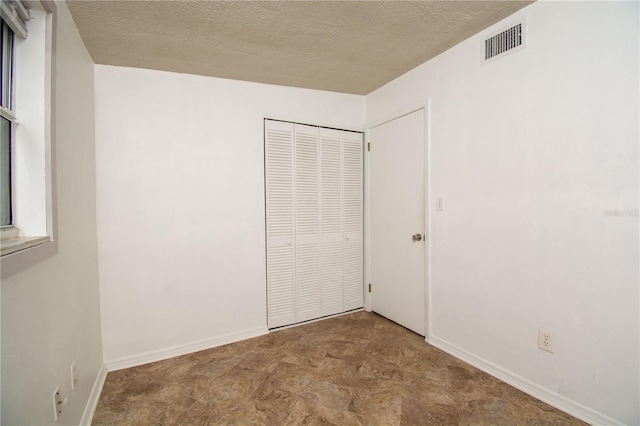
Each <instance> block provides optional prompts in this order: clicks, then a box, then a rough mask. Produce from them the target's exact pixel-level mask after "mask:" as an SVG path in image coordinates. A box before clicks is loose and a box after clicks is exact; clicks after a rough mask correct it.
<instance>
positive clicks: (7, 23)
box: [0, 0, 57, 278]
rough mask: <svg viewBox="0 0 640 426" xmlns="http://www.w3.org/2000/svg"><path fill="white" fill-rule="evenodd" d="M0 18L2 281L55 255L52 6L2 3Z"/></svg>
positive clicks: (10, 0)
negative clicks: (0, 72) (0, 61)
mask: <svg viewBox="0 0 640 426" xmlns="http://www.w3.org/2000/svg"><path fill="white" fill-rule="evenodd" d="M25 4H28V6H29V8H27V7H25ZM0 12H1V13H0V18H1V21H0V25H1V27H0V48H1V50H2V51H1V54H0V56H1V60H2V64H1V71H2V76H1V80H2V81H1V84H0V87H1V88H0V90H1V92H0V231H1V232H0V256H1V266H2V268H1V270H2V278H6V277H7V276H9V275H12V274H14V273H16V272H18V271H20V270H22V269H25V268H27V267H29V266H31V265H33V264H35V263H37V262H39V261H41V260H44V259H46V258H47V257H50V256H52V255H54V254H56V253H57V242H56V240H55V233H56V221H55V219H56V218H55V212H56V211H55V196H54V195H55V188H54V185H53V182H55V169H54V167H53V166H54V165H55V161H54V159H55V145H54V143H53V142H54V138H53V134H52V132H51V125H52V121H53V120H52V117H53V114H52V109H51V106H52V105H53V102H52V94H53V90H52V88H53V86H54V84H53V83H54V82H53V81H52V72H51V64H52V63H53V60H54V57H55V50H54V45H53V43H52V38H53V37H52V35H53V34H54V30H55V3H54V2H49V1H47V2H45V1H43V2H40V1H34V0H26V1H24V0H23V1H21V0H2V1H1V2H0Z"/></svg>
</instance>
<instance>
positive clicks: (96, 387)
mask: <svg viewBox="0 0 640 426" xmlns="http://www.w3.org/2000/svg"><path fill="white" fill-rule="evenodd" d="M105 380H107V367H105V366H104V364H102V367H100V371H99V372H98V377H96V380H95V381H94V382H93V388H91V393H90V394H89V400H88V401H87V405H85V407H84V412H83V413H82V418H81V419H80V426H85V425H86V426H90V425H91V421H92V420H93V413H95V412H96V407H97V406H98V400H99V399H100V393H102V387H103V386H104V381H105Z"/></svg>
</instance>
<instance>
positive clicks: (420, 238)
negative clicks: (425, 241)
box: [411, 234, 422, 241]
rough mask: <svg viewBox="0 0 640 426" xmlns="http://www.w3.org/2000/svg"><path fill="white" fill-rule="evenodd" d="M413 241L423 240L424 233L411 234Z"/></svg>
mask: <svg viewBox="0 0 640 426" xmlns="http://www.w3.org/2000/svg"><path fill="white" fill-rule="evenodd" d="M411 239H412V240H413V241H422V234H415V235H412V236H411Z"/></svg>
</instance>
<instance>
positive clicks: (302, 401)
mask: <svg viewBox="0 0 640 426" xmlns="http://www.w3.org/2000/svg"><path fill="white" fill-rule="evenodd" d="M93 424H94V425H207V424H212V425H213V424H216V425H218V424H219V425H301V424H308V425H331V424H333V425H471V424H474V425H582V424H584V423H582V422H581V421H579V420H577V419H575V418H573V417H571V416H569V415H567V414H565V413H563V412H561V411H559V410H556V409H555V408H553V407H551V406H549V405H547V404H545V403H543V402H541V401H539V400H537V399H535V398H533V397H531V396H529V395H527V394H525V393H523V392H521V391H519V390H517V389H515V388H513V387H511V386H509V385H507V384H506V383H503V382H501V381H500V380H497V379H495V378H493V377H492V376H490V375H488V374H486V373H484V372H482V371H480V370H478V369H477V368H474V367H472V366H470V365H469V364H466V363H464V362H462V361H460V360H458V359H457V358H454V357H452V356H450V355H448V354H446V353H445V352H443V351H441V350H439V349H436V348H434V347H433V346H431V345H429V344H427V343H426V342H425V341H424V338H423V337H421V336H418V335H417V334H414V333H412V332H411V331H408V330H407V329H405V328H403V327H401V326H399V325H397V324H395V323H393V322H391V321H389V320H387V319H385V318H383V317H381V316H379V315H376V314H373V313H368V312H356V313H352V314H348V315H343V316H339V317H335V318H331V319H326V320H322V321H317V322H313V323H309V324H305V325H301V326H298V327H293V328H288V329H284V330H279V331H274V332H272V333H270V334H268V335H265V336H261V337H257V338H254V339H249V340H244V341H241V342H237V343H233V344H229V345H225V346H221V347H217V348H214V349H209V350H205V351H201V352H196V353H193V354H189V355H184V356H180V357H177V358H172V359H169V360H165V361H159V362H154V363H152V364H146V365H142V366H139V367H133V368H129V369H125V370H119V371H114V372H110V373H109V374H108V375H107V380H106V383H105V385H104V388H103V390H102V394H101V396H100V400H99V402H98V407H97V409H96V413H95V415H94V418H93Z"/></svg>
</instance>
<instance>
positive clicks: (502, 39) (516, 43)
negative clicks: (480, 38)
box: [483, 21, 525, 64]
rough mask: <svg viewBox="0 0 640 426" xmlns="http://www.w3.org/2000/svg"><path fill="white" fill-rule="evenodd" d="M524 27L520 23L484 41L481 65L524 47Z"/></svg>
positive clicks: (522, 22)
mask: <svg viewBox="0 0 640 426" xmlns="http://www.w3.org/2000/svg"><path fill="white" fill-rule="evenodd" d="M524 30H525V25H524V21H521V22H519V23H517V24H515V25H513V26H511V27H509V28H507V29H506V30H504V31H501V32H499V33H497V34H494V35H492V36H491V37H489V38H487V39H485V40H484V46H483V63H485V64H486V63H489V62H492V61H495V60H496V59H499V58H502V57H503V56H505V55H507V54H509V53H513V52H517V51H518V50H521V49H523V48H524V47H525V37H524V36H525V33H524Z"/></svg>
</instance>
